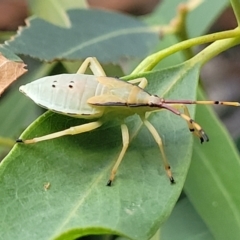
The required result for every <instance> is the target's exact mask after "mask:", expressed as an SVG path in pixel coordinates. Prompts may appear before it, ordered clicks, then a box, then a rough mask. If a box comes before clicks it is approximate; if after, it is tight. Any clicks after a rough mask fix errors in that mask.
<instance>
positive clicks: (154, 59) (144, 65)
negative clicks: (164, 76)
mask: <svg viewBox="0 0 240 240" xmlns="http://www.w3.org/2000/svg"><path fill="white" fill-rule="evenodd" d="M239 36H240V29H239V28H236V29H234V30H229V31H224V32H218V33H212V34H208V35H204V36H200V37H196V38H192V39H189V40H186V41H183V42H180V43H177V44H175V45H173V46H171V47H168V48H166V49H164V50H161V51H159V52H157V53H154V54H152V55H150V56H148V57H147V58H145V59H144V60H143V61H142V62H141V63H140V64H139V65H138V66H137V67H136V68H135V70H134V71H133V72H132V73H131V75H132V74H139V73H143V72H147V71H151V70H152V69H153V68H154V67H155V66H156V65H157V64H158V63H159V62H160V61H161V60H162V59H164V58H166V57H167V56H169V55H171V54H173V53H176V52H178V51H182V50H184V49H187V48H190V47H193V46H196V45H201V44H204V43H209V42H214V41H216V40H221V39H227V38H234V37H239Z"/></svg>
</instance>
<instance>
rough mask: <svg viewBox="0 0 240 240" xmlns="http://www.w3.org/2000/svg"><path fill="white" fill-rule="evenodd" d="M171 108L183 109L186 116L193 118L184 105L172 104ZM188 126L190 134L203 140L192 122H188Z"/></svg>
mask: <svg viewBox="0 0 240 240" xmlns="http://www.w3.org/2000/svg"><path fill="white" fill-rule="evenodd" d="M171 106H172V107H174V108H176V109H180V108H182V109H183V111H184V114H185V115H187V116H188V117H189V118H191V117H190V113H189V111H188V108H187V106H186V105H184V104H171ZM187 125H188V128H189V130H190V132H192V133H193V134H194V135H196V136H197V137H199V138H201V135H200V134H199V132H198V131H195V127H194V125H193V123H192V122H190V121H187Z"/></svg>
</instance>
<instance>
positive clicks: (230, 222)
mask: <svg viewBox="0 0 240 240" xmlns="http://www.w3.org/2000/svg"><path fill="white" fill-rule="evenodd" d="M199 99H203V96H202V93H201V94H199ZM196 119H197V120H198V121H199V122H201V124H202V126H203V127H204V126H206V129H205V131H207V133H208V135H209V137H210V142H209V144H206V145H204V146H200V145H198V144H197V143H196V144H194V148H193V149H194V150H193V157H192V163H191V167H190V171H189V173H188V178H187V181H186V184H185V190H186V193H187V195H188V197H189V199H190V200H191V202H192V204H193V205H194V207H195V208H196V210H197V211H198V212H199V214H200V215H201V217H202V218H203V220H204V221H205V223H206V224H207V226H208V227H209V229H210V231H211V232H212V234H213V236H214V238H215V239H238V238H239V229H240V198H239V185H238V184H237V183H238V182H239V181H240V174H239V172H240V164H239V163H240V161H239V160H240V159H239V155H238V152H237V150H236V148H235V147H234V144H233V143H232V141H231V139H230V137H229V134H228V133H227V132H226V130H225V129H224V127H223V126H222V125H221V123H219V122H218V121H217V118H216V116H215V114H214V113H213V111H212V110H211V109H210V108H209V107H205V106H199V107H197V113H196Z"/></svg>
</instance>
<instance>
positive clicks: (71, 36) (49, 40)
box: [7, 9, 158, 63]
mask: <svg viewBox="0 0 240 240" xmlns="http://www.w3.org/2000/svg"><path fill="white" fill-rule="evenodd" d="M68 17H69V19H70V23H71V27H69V28H61V27H58V26H56V25H52V24H50V23H48V22H46V21H44V20H42V19H39V18H35V17H32V18H30V19H28V26H27V27H25V28H22V29H21V30H20V31H19V32H18V35H17V36H16V37H15V39H14V40H12V41H9V42H7V44H8V45H9V47H10V48H11V49H12V50H13V51H14V52H15V53H18V54H25V55H29V56H31V57H34V58H39V59H41V60H45V61H54V60H59V59H61V60H81V59H85V58H86V57H89V56H94V57H97V58H98V60H99V61H100V62H103V63H108V62H115V63H116V62H118V61H119V60H120V59H123V58H126V57H128V58H132V57H134V58H141V57H143V56H146V55H147V54H148V53H149V52H150V49H152V48H153V46H155V45H156V44H157V42H158V34H156V33H154V32H153V31H152V29H151V28H149V27H148V26H146V25H145V24H144V23H142V22H141V21H139V20H136V19H134V18H132V17H129V16H126V15H122V14H118V13H112V12H106V11H100V10H84V9H82V10H80V9H78V10H70V11H68Z"/></svg>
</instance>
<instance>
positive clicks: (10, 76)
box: [0, 54, 27, 94]
mask: <svg viewBox="0 0 240 240" xmlns="http://www.w3.org/2000/svg"><path fill="white" fill-rule="evenodd" d="M25 67H26V64H24V63H23V62H14V61H11V60H9V59H7V58H5V57H4V56H3V55H2V54H0V94H1V93H3V91H4V90H5V89H6V88H7V87H8V86H9V85H10V84H11V83H12V82H13V81H15V80H16V79H17V78H18V77H20V76H21V75H23V74H24V73H25V72H26V71H27V69H26V68H25Z"/></svg>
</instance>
